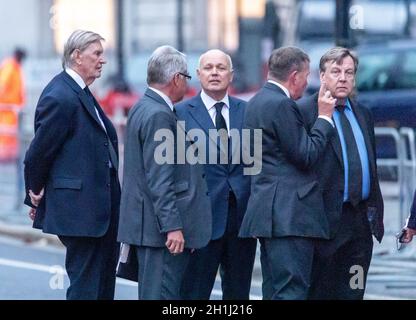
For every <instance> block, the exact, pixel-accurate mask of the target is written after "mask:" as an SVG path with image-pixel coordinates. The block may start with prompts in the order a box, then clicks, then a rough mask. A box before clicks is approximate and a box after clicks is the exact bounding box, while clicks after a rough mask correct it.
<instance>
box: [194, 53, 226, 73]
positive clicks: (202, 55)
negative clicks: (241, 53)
mask: <svg viewBox="0 0 416 320" xmlns="http://www.w3.org/2000/svg"><path fill="white" fill-rule="evenodd" d="M211 51H218V52H221V53H223V54H225V56H226V58H227V60H228V64H229V66H230V71H233V60H232V59H231V56H230V55H229V54H227V53H225V52H224V51H222V50H219V49H212V50H208V51H207V52H205V53H203V54H201V56H200V57H199V60H198V68H201V62H202V58H203V57H204V56H205V55H206V54H207V53H209V52H211Z"/></svg>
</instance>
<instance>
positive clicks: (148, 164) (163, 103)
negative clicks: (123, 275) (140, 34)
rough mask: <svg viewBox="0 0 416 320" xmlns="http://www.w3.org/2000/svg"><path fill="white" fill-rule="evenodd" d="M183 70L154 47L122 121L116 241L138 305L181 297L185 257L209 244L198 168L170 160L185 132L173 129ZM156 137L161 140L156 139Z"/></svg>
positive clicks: (174, 54)
mask: <svg viewBox="0 0 416 320" xmlns="http://www.w3.org/2000/svg"><path fill="white" fill-rule="evenodd" d="M186 70H187V63H186V60H185V56H184V55H183V54H182V53H180V52H179V51H177V50H176V49H174V48H172V47H170V46H162V47H159V48H157V49H156V50H155V51H154V52H153V54H152V56H151V57H150V60H149V63H148V69H147V82H148V85H149V88H148V89H147V90H146V92H145V94H144V96H143V97H142V99H141V100H140V101H139V102H138V103H137V104H136V105H135V106H134V107H133V108H132V109H131V111H130V113H129V117H128V122H127V139H126V143H125V153H124V176H123V187H122V193H121V205H120V224H119V231H118V240H119V241H120V242H123V243H126V244H129V245H130V247H131V248H133V250H136V254H137V257H138V261H139V270H138V279H139V299H141V300H143V299H146V300H147V299H151V300H178V299H180V294H179V290H180V285H181V283H182V278H183V275H184V272H185V270H186V266H187V264H188V261H189V256H190V252H191V250H192V249H197V248H201V247H204V246H205V245H206V244H207V243H208V241H209V238H210V229H211V212H210V201H209V197H208V195H207V193H208V192H207V188H206V183H205V181H204V176H203V168H202V167H201V166H200V165H198V164H195V165H189V164H188V163H183V164H177V161H176V159H177V157H176V156H175V155H176V154H179V152H181V151H183V150H177V149H178V148H180V146H178V145H179V144H178V143H177V142H176V140H177V136H179V134H181V136H182V135H183V136H184V135H185V132H183V128H181V126H180V125H178V124H177V121H176V120H177V119H176V116H175V113H174V106H173V103H175V102H177V101H180V100H181V99H182V98H183V96H184V94H185V92H186V88H187V83H186V79H187V78H189V76H188V73H187V71H186ZM179 130H182V132H180V133H179ZM161 134H162V135H163V134H164V138H165V139H163V138H162V139H159V138H157V137H158V136H160V135H161ZM162 144H165V145H171V146H173V148H174V150H175V152H173V153H170V152H168V150H167V149H169V148H166V149H165V153H164V154H159V151H158V150H160V149H162V148H163V146H162ZM189 144H190V143H188V145H186V146H185V147H187V150H188V149H189V148H191V147H192V146H191V145H189ZM176 151H178V152H176ZM162 153H163V152H162ZM163 160H166V162H165V161H163Z"/></svg>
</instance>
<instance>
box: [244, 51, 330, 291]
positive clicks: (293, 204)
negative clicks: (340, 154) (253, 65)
mask: <svg viewBox="0 0 416 320" xmlns="http://www.w3.org/2000/svg"><path fill="white" fill-rule="evenodd" d="M308 75H309V57H308V56H307V55H306V54H305V53H304V52H303V51H301V50H300V49H298V48H295V47H284V48H280V49H277V50H274V51H273V52H272V54H271V56H270V58H269V74H268V81H267V83H266V84H265V85H264V87H263V88H262V89H261V90H260V91H259V92H258V93H257V94H256V95H255V96H254V97H253V98H252V99H251V100H250V102H249V103H248V105H247V108H246V113H245V118H244V125H245V128H248V129H262V130H263V140H262V141H263V143H262V148H263V150H262V161H263V165H262V170H261V172H260V173H259V174H258V175H254V176H252V182H251V195H250V198H249V201H248V205H247V212H246V214H245V217H244V219H243V223H242V225H241V230H240V236H241V237H258V238H259V239H260V243H261V266H262V274H263V299H306V298H307V293H308V289H309V285H310V275H311V269H312V257H313V253H314V248H315V244H316V239H319V238H324V239H325V238H328V237H329V230H328V222H327V218H326V215H325V212H324V210H323V201H322V194H321V190H320V188H319V184H318V179H317V175H316V174H315V173H314V172H313V171H312V170H311V169H310V168H312V166H313V165H314V164H315V163H316V162H317V161H318V159H319V157H320V156H321V155H322V153H323V152H324V150H325V147H326V145H327V142H328V140H329V139H330V137H331V136H332V134H333V133H334V126H333V123H332V120H331V116H332V112H333V109H334V106H333V104H334V99H332V97H331V96H330V95H329V93H328V92H325V90H324V88H323V87H322V88H321V91H320V97H319V100H320V102H319V105H320V106H319V117H318V118H317V119H316V121H315V122H314V124H313V128H312V130H311V133H310V136H308V134H307V132H306V130H305V128H304V126H303V123H302V119H301V116H300V113H299V110H298V107H297V105H296V103H295V102H294V101H293V100H292V99H294V100H296V99H298V98H300V96H301V95H302V93H303V91H304V89H305V87H306V84H307V77H308Z"/></svg>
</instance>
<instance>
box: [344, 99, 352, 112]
mask: <svg viewBox="0 0 416 320" xmlns="http://www.w3.org/2000/svg"><path fill="white" fill-rule="evenodd" d="M345 109H348V110H350V111H352V106H351V103H350V100H349V99H348V98H347V101H346V103H345Z"/></svg>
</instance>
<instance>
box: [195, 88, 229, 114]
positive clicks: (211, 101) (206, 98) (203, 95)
mask: <svg viewBox="0 0 416 320" xmlns="http://www.w3.org/2000/svg"><path fill="white" fill-rule="evenodd" d="M201 99H202V102H203V103H204V105H205V107H206V108H207V110H210V109H212V108H213V107H214V105H215V104H216V103H218V102H224V105H225V106H226V107H227V108H229V107H230V99H229V97H228V93H226V94H225V96H224V98H222V99H221V100H220V101H217V100H214V99H212V98H211V97H210V96H209V95H207V94H206V93H205V91H204V90H201Z"/></svg>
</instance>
